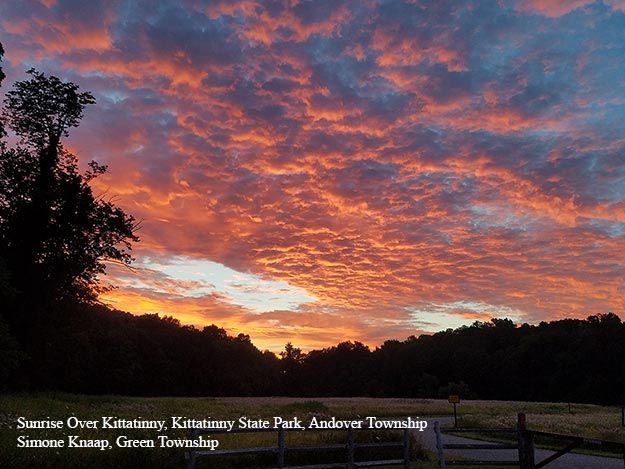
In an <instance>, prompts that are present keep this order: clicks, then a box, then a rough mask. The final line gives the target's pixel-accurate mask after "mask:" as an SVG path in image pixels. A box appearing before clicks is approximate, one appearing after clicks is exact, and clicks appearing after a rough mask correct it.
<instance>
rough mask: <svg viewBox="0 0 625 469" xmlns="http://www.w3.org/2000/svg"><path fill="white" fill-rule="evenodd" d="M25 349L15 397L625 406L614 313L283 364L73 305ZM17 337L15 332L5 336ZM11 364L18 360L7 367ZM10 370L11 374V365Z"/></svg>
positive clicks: (165, 322) (28, 339)
mask: <svg viewBox="0 0 625 469" xmlns="http://www.w3.org/2000/svg"><path fill="white" fill-rule="evenodd" d="M49 317H54V318H55V319H54V320H49V321H46V322H44V323H42V324H39V325H38V327H37V328H33V329H32V330H31V331H30V333H29V334H24V335H23V336H22V337H21V338H20V340H19V341H14V342H13V345H14V347H13V348H12V350H8V348H7V347H6V344H7V343H9V341H7V340H6V339H7V337H8V336H7V335H6V333H5V337H4V340H3V337H2V333H1V332H0V344H4V345H5V348H4V350H3V352H1V353H0V360H2V362H3V365H1V366H0V374H2V373H4V375H5V377H8V378H9V379H8V380H7V381H5V382H6V383H10V389H9V390H12V391H18V390H59V391H67V392H77V393H89V394H125V395H141V396H158V395H167V396H267V395H288V396H311V397H313V396H372V397H405V398H444V397H447V395H448V394H449V393H459V394H460V395H461V396H462V397H463V398H464V399H471V398H480V399H501V400H522V401H555V402H566V401H571V402H589V403H600V404H622V403H623V402H624V398H625V323H623V322H622V321H621V320H620V318H619V317H618V316H616V315H614V314H603V315H595V316H590V317H588V318H587V319H585V320H582V319H564V320H559V321H553V322H542V323H540V324H538V325H527V324H523V325H521V326H518V325H516V324H514V323H513V322H512V321H510V320H508V319H493V320H491V321H490V322H475V323H474V324H473V325H471V326H464V327H461V328H458V329H454V330H452V329H448V330H446V331H442V332H438V333H436V334H433V335H421V336H419V337H414V336H412V337H409V338H407V339H406V340H404V341H399V340H389V341H386V342H385V343H384V344H383V345H381V346H380V347H377V348H376V349H374V350H370V349H369V348H368V347H367V346H365V345H363V344H361V343H359V342H342V343H340V344H338V345H336V346H333V347H328V348H325V349H322V350H313V351H311V352H309V353H303V352H302V351H301V350H300V349H298V348H296V347H294V346H293V345H291V344H290V343H289V344H287V345H286V347H285V349H284V351H282V353H281V354H280V355H281V356H280V357H277V356H276V355H275V354H273V353H271V352H269V351H264V352H261V351H260V350H258V349H257V348H256V347H255V346H254V345H253V344H252V343H251V341H250V338H249V337H248V336H247V335H244V334H240V335H238V336H236V337H231V336H229V335H228V334H227V333H226V332H225V331H224V330H223V329H221V328H219V327H217V326H209V327H205V328H203V329H197V328H194V327H192V326H181V325H180V324H179V322H178V321H177V320H175V319H173V318H171V317H159V316H157V315H144V316H133V315H131V314H128V313H121V312H118V311H111V310H108V309H107V308H105V307H102V306H89V307H85V306H80V307H77V306H75V307H68V306H66V307H65V310H64V312H63V314H57V315H55V316H49ZM5 332H6V331H5ZM7 358H9V360H7ZM3 367H4V372H3V371H2V368H3Z"/></svg>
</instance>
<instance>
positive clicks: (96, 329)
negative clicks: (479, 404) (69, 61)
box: [0, 45, 625, 404]
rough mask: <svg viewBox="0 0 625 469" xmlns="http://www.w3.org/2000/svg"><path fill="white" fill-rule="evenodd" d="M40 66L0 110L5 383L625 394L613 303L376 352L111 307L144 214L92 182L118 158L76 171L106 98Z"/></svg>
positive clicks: (377, 393)
mask: <svg viewBox="0 0 625 469" xmlns="http://www.w3.org/2000/svg"><path fill="white" fill-rule="evenodd" d="M2 53H3V50H2V47H1V45H0V58H1V57H2ZM28 73H29V75H30V77H31V78H30V79H29V80H26V81H23V82H18V83H16V84H14V86H13V88H12V90H11V91H8V92H7V93H6V98H5V100H4V107H3V109H2V114H1V116H0V136H2V137H3V140H2V142H1V143H0V387H2V388H3V389H2V391H3V392H24V391H27V392H31V391H65V392H72V393H88V394H124V395H137V396H162V395H167V396H267V395H289V396H373V397H407V398H412V397H414V398H417V397H419V398H438V397H446V396H447V395H448V394H449V393H458V394H460V395H461V397H462V398H463V399H472V398H480V399H502V400H503V399H505V400H524V401H558V402H566V401H569V402H571V401H572V402H589V403H601V404H617V403H619V404H620V403H623V402H624V401H625V360H623V357H625V324H624V323H623V322H622V321H621V319H620V318H619V317H618V316H617V315H616V314H613V313H605V314H594V315H591V316H589V317H588V318H586V319H561V320H557V321H552V322H542V323H540V324H538V325H529V324H522V325H517V324H514V323H513V322H512V321H510V320H508V319H492V320H491V321H489V322H479V321H478V322H475V323H474V324H473V325H471V326H464V327H460V328H458V329H454V330H451V329H449V330H446V331H441V332H438V333H436V334H432V335H420V336H418V337H417V336H411V337H408V338H407V339H405V340H403V341H400V340H388V341H386V342H384V343H383V344H382V345H381V346H379V347H376V348H375V349H374V350H371V349H370V348H369V347H368V346H366V345H364V344H362V343H360V342H350V341H346V342H342V343H339V344H337V345H336V346H333V347H328V348H325V349H322V350H313V351H310V352H307V353H304V352H302V350H301V349H299V348H298V347H296V346H295V345H293V344H291V343H287V344H286V346H285V348H284V350H283V351H282V352H281V353H280V356H276V355H275V354H274V353H272V352H270V351H260V350H258V349H257V348H256V347H255V346H254V345H253V343H252V342H251V340H250V337H249V336H248V335H245V334H239V335H238V336H236V337H231V336H229V335H228V334H227V332H226V331H225V330H224V329H222V328H220V327H218V326H216V325H211V326H208V327H204V328H202V329H199V328H196V327H193V326H188V325H181V324H180V323H179V321H178V320H176V319H174V318H172V317H170V316H158V315H143V316H135V315H132V314H129V313H126V312H121V311H115V310H112V309H111V308H109V307H107V306H105V305H102V304H101V303H99V302H98V294H99V292H100V291H101V288H102V287H101V285H100V277H99V276H100V275H102V274H103V273H104V271H105V263H104V261H105V260H106V261H108V262H118V263H121V264H125V265H129V264H130V263H131V262H132V260H133V259H132V256H131V250H132V243H135V242H138V241H139V237H138V234H137V231H138V228H139V224H138V223H137V221H136V220H135V219H134V218H133V217H132V216H131V215H129V214H126V213H125V212H124V211H123V210H122V209H120V208H119V207H117V206H115V204H114V203H112V202H111V201H110V200H104V199H102V198H100V197H97V196H95V195H94V194H93V192H92V191H91V187H90V185H89V182H90V181H91V180H92V179H94V178H96V177H98V176H99V175H101V174H103V173H104V172H105V171H107V168H106V167H105V166H102V165H99V164H98V163H96V162H91V163H90V164H89V169H88V170H87V171H86V172H80V170H79V168H78V162H77V158H76V157H75V156H74V155H72V154H71V153H69V152H68V151H67V150H66V149H65V148H64V147H63V145H62V139H63V138H64V137H67V136H68V135H69V131H70V129H71V128H72V127H76V126H78V125H79V123H80V119H81V118H82V114H83V110H84V108H85V107H86V106H88V105H92V104H94V103H95V99H94V97H93V96H92V95H91V94H90V93H88V92H80V91H79V90H78V86H76V85H74V84H72V83H64V82H62V81H61V80H59V79H58V78H56V77H52V76H46V75H44V74H42V73H40V72H37V71H36V70H30V71H29V72H28ZM3 76H4V75H3V74H2V70H1V69H0V80H2V78H3ZM7 131H10V132H11V133H12V135H13V136H14V137H15V138H16V139H17V140H18V142H17V143H15V144H11V145H10V144H9V143H8V141H7V139H6V138H5V137H6V136H7V135H8V133H7Z"/></svg>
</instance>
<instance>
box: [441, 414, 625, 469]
mask: <svg viewBox="0 0 625 469" xmlns="http://www.w3.org/2000/svg"><path fill="white" fill-rule="evenodd" d="M434 431H435V432H436V448H437V451H438V461H439V465H440V469H446V467H447V466H517V467H519V468H520V469H539V468H541V467H544V466H546V465H547V464H549V463H550V462H553V461H555V460H556V459H558V458H559V457H561V456H563V455H564V454H566V453H569V452H570V451H571V450H573V449H575V448H577V447H579V446H581V445H582V444H584V443H592V444H595V445H601V444H606V445H614V444H615V443H613V442H607V441H601V440H589V439H585V438H582V437H576V436H569V435H560V434H557V433H547V432H539V431H534V430H528V429H527V421H526V418H525V414H522V413H521V414H518V419H517V428H516V429H500V428H440V426H439V424H438V422H435V424H434ZM452 432H453V433H456V432H460V433H463V432H464V433H480V434H482V433H500V434H505V433H507V434H516V440H517V443H516V444H500V443H478V444H445V443H444V442H443V434H445V433H452ZM536 436H540V437H547V438H549V439H551V440H564V441H568V442H569V443H568V444H567V445H566V446H565V447H564V448H561V449H559V450H557V451H556V452H555V453H554V454H552V455H551V456H548V457H546V458H545V459H543V460H542V461H539V462H536V458H535V451H534V447H535V444H534V439H535V437H536ZM620 446H621V450H622V451H623V460H624V462H625V445H620ZM445 449H466V450H483V449H485V450H506V449H507V450H510V449H515V450H517V451H518V459H515V460H508V461H501V460H499V461H498V460H446V458H445V454H444V450H445Z"/></svg>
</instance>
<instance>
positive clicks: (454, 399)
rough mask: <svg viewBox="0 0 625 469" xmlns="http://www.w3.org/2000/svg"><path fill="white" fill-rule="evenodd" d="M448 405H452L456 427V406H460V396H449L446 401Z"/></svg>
mask: <svg viewBox="0 0 625 469" xmlns="http://www.w3.org/2000/svg"><path fill="white" fill-rule="evenodd" d="M447 400H448V401H449V403H450V404H453V405H454V427H455V428H457V427H458V414H456V404H460V396H459V395H458V394H450V395H449V398H448V399H447Z"/></svg>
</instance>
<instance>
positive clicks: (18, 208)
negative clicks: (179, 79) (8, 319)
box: [0, 69, 138, 307]
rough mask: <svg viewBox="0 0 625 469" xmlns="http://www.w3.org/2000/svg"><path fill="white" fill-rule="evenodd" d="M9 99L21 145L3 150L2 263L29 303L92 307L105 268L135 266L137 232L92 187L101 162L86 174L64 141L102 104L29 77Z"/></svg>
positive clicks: (52, 81) (9, 119) (71, 87)
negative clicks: (92, 108)
mask: <svg viewBox="0 0 625 469" xmlns="http://www.w3.org/2000/svg"><path fill="white" fill-rule="evenodd" d="M28 73H29V74H30V75H31V79H29V80H26V81H22V82H18V83H16V84H15V85H14V87H13V89H12V90H11V91H9V92H8V93H7V96H6V99H5V100H4V104H5V106H4V108H3V110H2V113H1V116H2V119H1V120H2V122H3V123H4V125H5V127H6V128H7V129H10V130H12V131H13V132H14V134H15V135H16V136H18V137H19V138H20V143H19V144H17V145H16V146H15V147H14V148H7V146H6V144H3V145H2V147H0V151H1V157H0V259H3V260H4V264H5V266H6V269H7V270H8V276H9V279H10V282H11V284H12V286H13V287H14V288H15V289H16V290H17V292H18V295H19V297H20V299H21V300H22V301H27V302H28V303H29V304H30V305H32V304H33V303H34V304H35V305H36V306H37V307H40V306H43V305H46V304H50V303H51V302H55V301H58V300H60V299H70V300H76V301H80V302H92V301H94V300H95V299H96V298H97V292H98V291H99V283H98V282H99V279H98V275H99V274H101V273H104V271H105V264H104V261H105V260H112V261H116V262H121V263H124V264H129V263H130V262H131V261H132V258H131V256H130V250H131V242H133V241H138V237H137V236H136V235H135V230H136V228H137V225H136V223H135V220H134V218H133V217H132V216H130V215H127V214H126V213H125V212H124V211H123V210H122V209H121V208H119V207H117V206H115V205H114V204H113V203H112V202H110V201H106V200H103V199H102V198H98V197H95V196H94V194H93V192H92V189H91V187H90V185H89V183H90V181H91V180H92V179H93V178H95V177H97V176H99V175H100V174H102V173H104V172H105V171H106V167H105V166H101V165H98V164H97V163H95V162H91V163H90V164H89V170H88V171H87V172H86V173H84V174H82V173H81V172H80V171H79V169H78V163H77V160H76V158H75V157H74V156H73V155H72V154H71V153H69V152H67V151H66V150H65V149H64V148H63V146H62V144H61V138H62V137H67V136H68V135H69V129H70V128H71V127H76V126H78V124H79V123H80V119H81V118H82V115H83V110H84V108H85V106H86V105H88V104H93V103H94V102H95V99H94V98H93V96H92V95H91V94H90V93H88V92H86V93H80V92H78V86H77V85H75V84H73V83H64V82H62V81H61V80H60V79H58V78H57V77H54V76H45V75H44V74H43V73H39V72H37V71H35V70H32V69H31V70H29V71H28Z"/></svg>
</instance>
